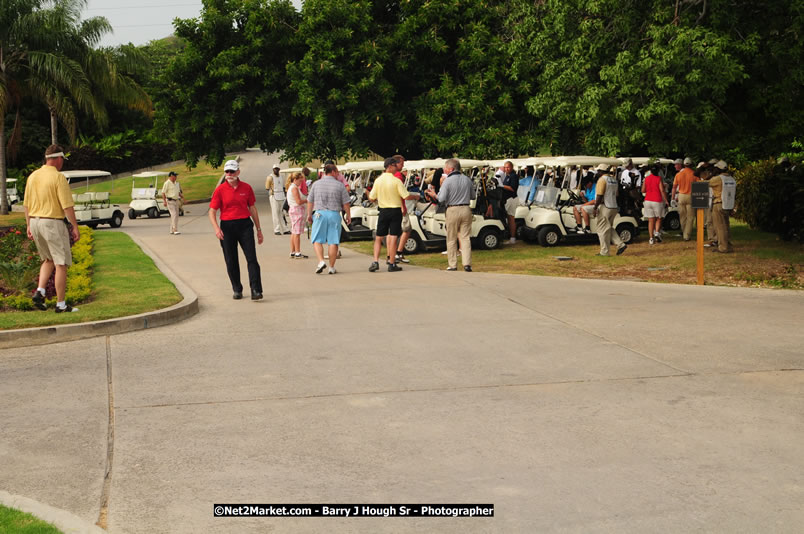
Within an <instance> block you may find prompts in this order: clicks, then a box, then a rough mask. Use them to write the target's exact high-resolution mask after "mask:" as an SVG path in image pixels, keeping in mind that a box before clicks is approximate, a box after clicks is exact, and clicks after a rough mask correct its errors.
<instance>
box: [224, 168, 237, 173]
mask: <svg viewBox="0 0 804 534" xmlns="http://www.w3.org/2000/svg"><path fill="white" fill-rule="evenodd" d="M236 172H237V171H233V170H231V169H227V170H225V171H223V173H224V174H229V173H232V174H234V173H236Z"/></svg>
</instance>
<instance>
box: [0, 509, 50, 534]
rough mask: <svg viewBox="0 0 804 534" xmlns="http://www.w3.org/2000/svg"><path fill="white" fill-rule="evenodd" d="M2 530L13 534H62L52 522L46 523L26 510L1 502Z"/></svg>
mask: <svg viewBox="0 0 804 534" xmlns="http://www.w3.org/2000/svg"><path fill="white" fill-rule="evenodd" d="M0 532H8V533H13V534H61V530H59V529H57V528H56V527H54V526H53V525H51V524H50V523H45V522H44V521H42V520H39V519H37V518H35V517H34V516H32V515H31V514H26V513H25V512H20V511H19V510H15V509H14V508H8V507H6V506H3V505H2V504H0Z"/></svg>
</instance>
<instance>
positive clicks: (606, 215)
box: [594, 163, 628, 256]
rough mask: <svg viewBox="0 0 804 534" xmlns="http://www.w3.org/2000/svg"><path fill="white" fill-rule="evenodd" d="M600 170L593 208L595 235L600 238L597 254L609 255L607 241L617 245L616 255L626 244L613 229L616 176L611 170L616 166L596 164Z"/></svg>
mask: <svg viewBox="0 0 804 534" xmlns="http://www.w3.org/2000/svg"><path fill="white" fill-rule="evenodd" d="M598 170H599V171H601V176H600V178H599V179H598V180H597V185H596V186H595V194H596V195H597V198H596V199H595V210H594V215H595V217H597V237H598V239H599V240H600V252H599V253H598V256H608V255H609V243H612V244H614V245H617V255H618V256H619V255H620V254H622V253H623V252H625V249H626V248H628V245H626V244H625V243H623V242H622V240H621V239H620V235H619V234H618V233H617V231H616V230H615V229H614V218H615V217H616V216H617V212H618V211H619V207H618V205H617V192H618V190H619V188H618V187H617V178H616V177H615V176H614V175H613V174H612V170H616V168H613V167H612V168H611V169H610V168H609V166H608V165H606V164H604V163H601V164H600V165H599V166H598Z"/></svg>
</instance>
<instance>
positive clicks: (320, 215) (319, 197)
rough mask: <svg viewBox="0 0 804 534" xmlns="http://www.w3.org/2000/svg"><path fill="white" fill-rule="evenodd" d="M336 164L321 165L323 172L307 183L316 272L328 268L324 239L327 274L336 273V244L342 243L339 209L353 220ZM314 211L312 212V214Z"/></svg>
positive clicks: (308, 209) (308, 216) (347, 220)
mask: <svg viewBox="0 0 804 534" xmlns="http://www.w3.org/2000/svg"><path fill="white" fill-rule="evenodd" d="M337 174H338V167H337V166H336V165H335V164H334V163H327V164H326V165H324V176H323V177H322V178H320V179H319V180H316V181H315V182H313V184H312V185H311V186H310V196H308V197H307V220H308V221H309V222H312V223H313V229H312V235H311V237H310V240H311V241H312V242H313V248H314V249H315V254H316V256H317V257H318V265H317V266H316V268H315V272H316V274H321V273H322V272H324V269H326V268H327V263H326V262H325V261H324V243H327V244H328V245H329V250H328V256H329V274H335V273H336V272H337V271H336V270H335V261H337V259H338V245H340V243H341V211H345V212H346V224H347V225H348V224H350V223H351V222H352V216H351V214H350V212H349V206H350V204H351V203H350V201H349V193H348V191H346V188H345V187H344V186H343V184H342V183H341V182H339V181H338V179H337V178H336V177H335V176H336V175H337ZM313 211H315V215H313Z"/></svg>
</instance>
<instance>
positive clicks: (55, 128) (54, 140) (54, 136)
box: [50, 108, 59, 145]
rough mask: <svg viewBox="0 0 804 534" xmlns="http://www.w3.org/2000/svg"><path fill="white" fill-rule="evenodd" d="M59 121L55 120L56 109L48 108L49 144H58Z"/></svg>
mask: <svg viewBox="0 0 804 534" xmlns="http://www.w3.org/2000/svg"><path fill="white" fill-rule="evenodd" d="M58 134H59V123H58V121H57V120H56V110H54V109H53V108H50V144H51V145H58V144H59V141H58Z"/></svg>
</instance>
